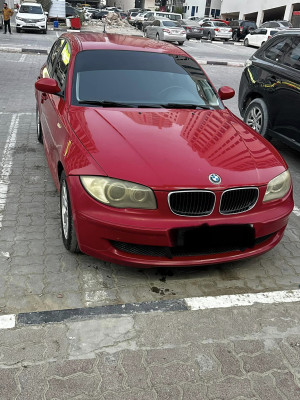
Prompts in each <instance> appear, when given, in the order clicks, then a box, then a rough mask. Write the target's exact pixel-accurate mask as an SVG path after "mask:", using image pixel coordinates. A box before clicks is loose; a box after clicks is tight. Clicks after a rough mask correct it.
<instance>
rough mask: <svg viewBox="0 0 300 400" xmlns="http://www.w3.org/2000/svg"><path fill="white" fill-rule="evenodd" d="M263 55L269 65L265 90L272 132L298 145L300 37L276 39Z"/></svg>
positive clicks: (290, 36) (299, 135) (299, 130)
mask: <svg viewBox="0 0 300 400" xmlns="http://www.w3.org/2000/svg"><path fill="white" fill-rule="evenodd" d="M264 56H265V58H266V59H267V60H269V61H271V62H273V66H272V69H271V70H269V76H268V81H269V87H267V88H266V90H267V91H268V94H267V100H268V110H269V117H270V119H271V121H270V122H271V126H272V130H273V131H274V132H275V133H276V134H277V135H279V136H280V137H281V138H282V136H283V138H282V139H284V138H286V139H287V140H288V141H291V142H292V143H293V142H295V143H298V144H300V118H299V110H300V37H299V36H292V35H286V36H285V37H281V38H279V39H278V40H276V41H275V42H273V43H272V45H271V46H269V47H268V48H267V49H266V50H265V53H264Z"/></svg>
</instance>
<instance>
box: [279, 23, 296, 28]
mask: <svg viewBox="0 0 300 400" xmlns="http://www.w3.org/2000/svg"><path fill="white" fill-rule="evenodd" d="M280 25H283V26H286V27H287V28H292V26H293V25H292V24H291V23H290V22H289V21H280ZM278 26H279V24H278Z"/></svg>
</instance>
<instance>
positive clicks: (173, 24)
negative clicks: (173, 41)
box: [162, 21, 181, 28]
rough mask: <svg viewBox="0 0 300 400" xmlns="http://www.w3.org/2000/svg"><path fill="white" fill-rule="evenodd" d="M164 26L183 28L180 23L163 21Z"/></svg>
mask: <svg viewBox="0 0 300 400" xmlns="http://www.w3.org/2000/svg"><path fill="white" fill-rule="evenodd" d="M162 24H163V26H170V27H177V28H178V27H179V28H181V25H180V24H179V23H178V22H175V21H162Z"/></svg>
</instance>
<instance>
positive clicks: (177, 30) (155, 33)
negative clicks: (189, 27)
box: [144, 19, 186, 46]
mask: <svg viewBox="0 0 300 400" xmlns="http://www.w3.org/2000/svg"><path fill="white" fill-rule="evenodd" d="M144 36H146V37H148V38H151V39H156V40H165V41H167V42H178V44H179V45H180V46H181V45H183V43H184V41H185V40H186V32H185V30H184V29H183V28H182V27H181V26H180V25H179V23H178V22H176V21H171V20H170V19H156V20H154V21H153V23H152V24H151V25H149V26H147V27H146V28H145V32H144Z"/></svg>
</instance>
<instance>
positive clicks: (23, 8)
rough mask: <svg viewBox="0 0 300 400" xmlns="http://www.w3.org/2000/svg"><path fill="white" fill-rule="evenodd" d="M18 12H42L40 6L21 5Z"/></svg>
mask: <svg viewBox="0 0 300 400" xmlns="http://www.w3.org/2000/svg"><path fill="white" fill-rule="evenodd" d="M19 12H20V13H24V14H43V10H42V7H41V6H28V5H22V6H21V7H20V10H19Z"/></svg>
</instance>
